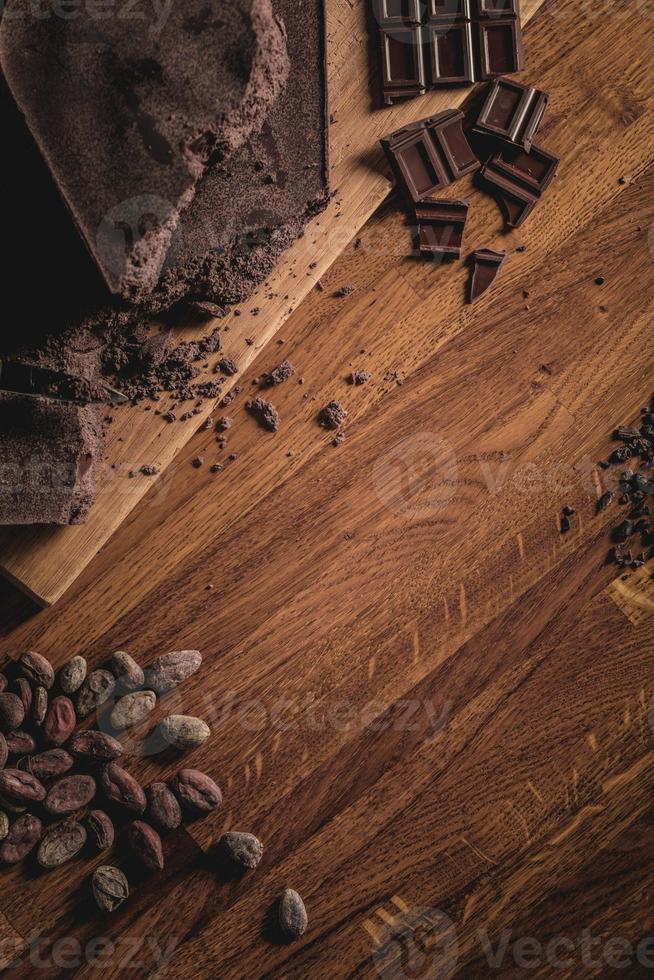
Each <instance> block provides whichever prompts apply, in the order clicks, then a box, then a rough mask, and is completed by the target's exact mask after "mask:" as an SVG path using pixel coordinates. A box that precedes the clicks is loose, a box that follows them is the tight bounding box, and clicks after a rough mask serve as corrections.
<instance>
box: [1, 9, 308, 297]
mask: <svg viewBox="0 0 654 980" xmlns="http://www.w3.org/2000/svg"><path fill="white" fill-rule="evenodd" d="M99 9H101V8H98V7H97V6H95V5H91V4H88V5H86V4H84V5H78V7H77V9H76V10H75V11H74V12H73V13H74V15H71V14H69V15H67V16H62V13H61V11H62V5H61V4H55V3H52V5H50V4H49V3H48V2H47V0H45V2H44V3H42V4H39V5H38V6H37V5H35V4H34V3H33V2H32V0H9V2H8V3H7V4H6V6H5V10H4V13H3V17H2V22H1V24H0V65H1V67H2V71H3V73H4V76H5V79H6V81H7V83H8V86H9V88H10V90H11V93H12V94H13V96H14V98H15V100H16V103H17V105H18V107H19V109H20V111H21V112H22V114H23V115H24V117H25V120H26V122H27V125H28V127H29V129H30V132H31V133H32V136H33V137H34V139H35V141H36V143H37V145H38V146H39V148H40V150H41V152H42V154H43V156H44V158H45V160H46V161H47V164H48V166H49V168H50V170H51V172H52V174H53V177H54V179H55V181H56V183H57V185H58V188H59V190H60V192H61V194H62V196H63V198H64V200H65V201H66V204H67V206H68V208H69V209H70V212H71V214H72V216H73V218H74V220H75V222H76V224H77V227H78V229H79V231H80V232H81V234H82V236H83V238H84V240H85V242H86V244H87V247H88V248H89V250H90V252H91V254H92V255H93V257H94V259H95V261H96V263H97V265H98V267H99V269H100V271H101V273H102V276H103V278H104V280H105V282H106V283H107V285H108V287H109V289H110V291H111V292H113V293H117V294H120V295H122V296H123V297H125V298H127V299H130V300H138V299H139V298H140V297H142V296H144V295H147V293H148V292H149V291H150V290H151V289H152V287H153V286H154V284H155V283H156V281H157V279H158V277H159V273H160V271H161V268H162V265H163V262H164V260H165V258H166V254H167V253H168V251H169V248H170V245H171V242H172V239H173V236H174V234H175V230H176V228H177V227H178V225H179V221H180V217H181V215H182V213H183V212H184V210H185V208H186V207H188V205H189V203H190V201H191V200H192V199H193V195H194V193H195V187H196V184H197V181H198V180H200V179H201V178H202V175H203V174H204V173H205V170H206V168H207V166H208V165H209V164H210V163H211V162H212V161H213V160H226V159H228V158H229V156H230V155H231V154H232V153H233V152H234V151H235V150H237V149H238V148H239V147H240V146H242V145H243V144H244V142H245V141H246V140H247V139H248V138H249V137H250V136H252V135H253V134H256V133H257V132H258V131H259V130H260V129H261V126H262V125H263V122H264V120H265V118H266V116H267V115H268V112H269V109H270V107H271V106H272V105H273V103H274V102H275V100H276V99H277V98H278V96H279V94H280V92H281V91H282V90H283V88H284V85H285V82H286V79H287V76H288V72H289V60H288V53H287V49H286V37H285V32H284V28H283V26H282V24H281V23H280V22H279V20H278V19H277V17H276V16H275V13H274V11H273V8H272V4H271V0H229V2H226V0H225V2H213V3H211V4H208V3H206V0H184V3H174V4H170V5H168V6H167V7H163V5H162V6H161V7H160V8H159V9H157V6H156V5H150V4H147V5H146V4H143V5H138V6H132V9H131V13H130V11H129V10H128V11H121V9H120V6H114V7H113V8H106V9H108V11H109V12H108V14H107V13H106V12H105V14H104V16H100V15H99V14H98V10H99Z"/></svg>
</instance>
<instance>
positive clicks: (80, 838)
mask: <svg viewBox="0 0 654 980" xmlns="http://www.w3.org/2000/svg"><path fill="white" fill-rule="evenodd" d="M85 844H86V830H85V828H84V827H83V826H82V825H81V823H77V821H76V820H64V822H63V823H60V824H59V825H58V826H57V827H53V828H52V829H51V830H48V831H47V832H46V834H45V836H44V837H43V838H42V840H41V843H40V844H39V849H38V851H37V852H36V860H37V861H38V862H39V864H40V865H41V867H42V868H58V867H59V865H60V864H65V863H66V861H70V859H71V858H74V857H75V855H76V854H79V852H80V851H81V850H82V848H83V847H84V845H85Z"/></svg>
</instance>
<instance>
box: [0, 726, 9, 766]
mask: <svg viewBox="0 0 654 980" xmlns="http://www.w3.org/2000/svg"><path fill="white" fill-rule="evenodd" d="M8 755H9V748H8V746H7V739H6V738H5V737H4V735H3V734H2V732H0V769H4V767H5V766H6V764H7V757H8Z"/></svg>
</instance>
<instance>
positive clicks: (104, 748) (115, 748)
mask: <svg viewBox="0 0 654 980" xmlns="http://www.w3.org/2000/svg"><path fill="white" fill-rule="evenodd" d="M67 748H68V750H69V751H70V752H72V753H73V755H75V756H77V757H78V758H80V759H90V760H91V761H92V762H113V760H114V759H117V758H118V757H119V756H121V755H122V754H123V747H122V745H121V744H120V742H119V741H118V739H116V738H114V737H113V736H112V735H107V734H106V733H105V732H98V731H95V729H89V731H84V732H75V733H74V734H73V735H71V737H70V739H69V741H68V745H67Z"/></svg>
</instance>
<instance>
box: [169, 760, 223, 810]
mask: <svg viewBox="0 0 654 980" xmlns="http://www.w3.org/2000/svg"><path fill="white" fill-rule="evenodd" d="M170 788H171V789H172V791H173V793H174V794H175V796H176V797H177V799H178V800H179V802H180V803H181V804H182V805H183V806H187V807H188V808H189V809H191V810H197V811H199V812H200V813H209V811H210V810H215V808H216V807H218V806H220V804H221V803H222V801H223V794H222V791H221V789H220V787H219V786H218V785H217V784H216V783H214V781H213V779H211V777H210V776H207V775H206V774H205V773H203V772H200V771H199V770H198V769H180V771H179V772H178V773H177V775H176V776H175V777H174V778H173V780H172V783H171V787H170Z"/></svg>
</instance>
